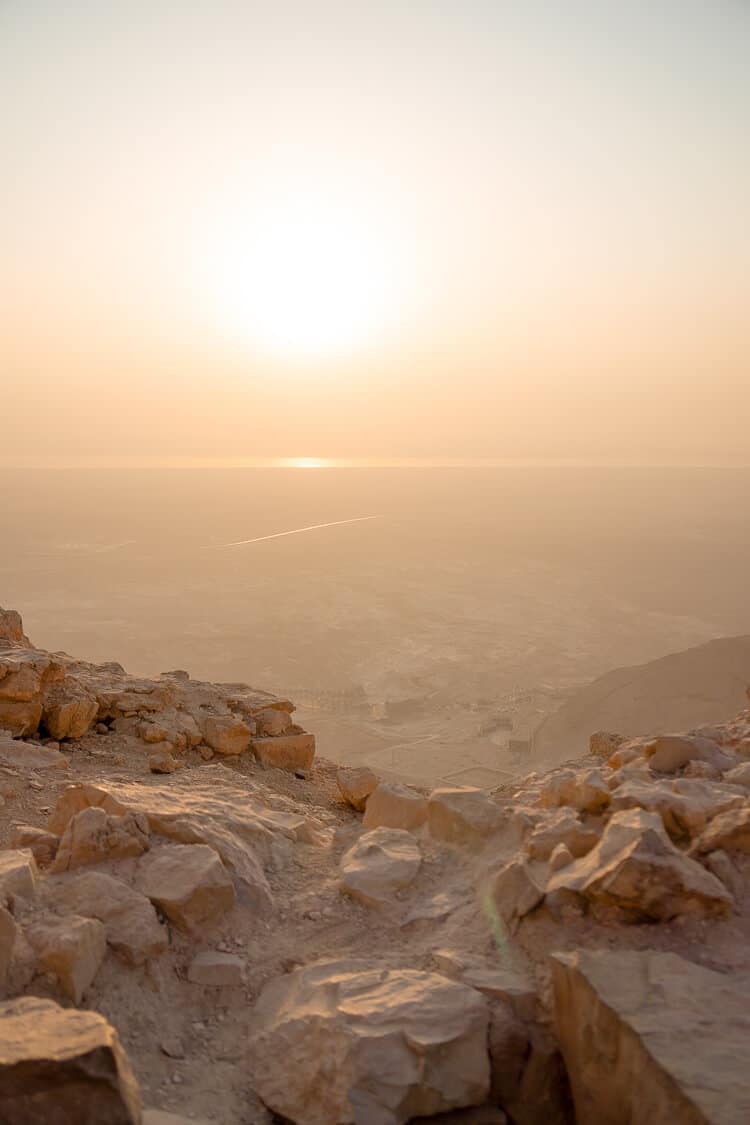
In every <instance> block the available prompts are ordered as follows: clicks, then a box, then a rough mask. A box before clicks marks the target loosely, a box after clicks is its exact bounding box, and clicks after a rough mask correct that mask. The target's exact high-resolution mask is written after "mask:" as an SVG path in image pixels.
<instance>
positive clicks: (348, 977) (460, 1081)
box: [251, 962, 490, 1125]
mask: <svg viewBox="0 0 750 1125" xmlns="http://www.w3.org/2000/svg"><path fill="white" fill-rule="evenodd" d="M254 1025H255V1027H256V1029H257V1033H256V1036H255V1038H254V1042H253V1060H252V1063H251V1066H252V1073H253V1081H254V1085H255V1088H256V1090H257V1091H258V1093H259V1094H260V1096H261V1098H262V1099H263V1101H264V1102H265V1103H266V1105H267V1106H269V1108H270V1109H272V1110H273V1111H274V1112H276V1113H278V1114H280V1115H282V1116H283V1117H285V1118H288V1119H290V1120H291V1121H293V1122H296V1123H297V1125H331V1123H332V1122H334V1121H335V1122H361V1123H362V1125H365V1123H368V1125H376V1123H377V1125H400V1123H401V1122H407V1121H409V1120H411V1119H412V1118H414V1117H423V1116H427V1115H429V1114H434V1113H441V1112H444V1111H446V1110H449V1109H453V1108H458V1107H462V1106H471V1105H481V1104H482V1102H483V1101H484V1100H485V1097H486V1095H487V1093H488V1090H489V1079H490V1072H489V1060H488V1054H487V1026H488V1012H487V1005H486V1002H485V1000H484V999H483V998H482V997H481V996H480V995H479V993H478V992H476V991H474V989H471V988H467V987H466V986H465V985H462V984H459V983H457V982H455V981H451V980H446V979H445V978H444V977H441V976H438V975H437V974H433V973H423V972H416V971H413V970H404V971H388V970H385V969H372V970H360V971H356V969H352V967H351V966H350V965H349V966H347V964H346V963H344V964H343V965H337V964H336V963H335V962H334V963H333V964H330V965H317V966H314V967H312V968H308V969H301V970H298V971H296V972H294V973H290V974H288V975H287V976H284V977H280V978H277V979H276V980H273V981H271V982H270V983H269V984H268V985H266V987H265V988H264V989H263V992H262V993H261V996H260V999H259V1001H258V1003H257V1005H256V1008H255V1012H254Z"/></svg>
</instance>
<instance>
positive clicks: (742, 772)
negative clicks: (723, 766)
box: [724, 762, 750, 789]
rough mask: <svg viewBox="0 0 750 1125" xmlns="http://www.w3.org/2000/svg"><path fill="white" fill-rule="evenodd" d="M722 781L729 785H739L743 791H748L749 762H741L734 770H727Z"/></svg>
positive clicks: (749, 787) (749, 784) (749, 780)
mask: <svg viewBox="0 0 750 1125" xmlns="http://www.w3.org/2000/svg"><path fill="white" fill-rule="evenodd" d="M724 781H726V782H727V783H728V784H729V785H741V786H742V788H743V789H750V762H741V763H740V765H739V766H735V767H734V769H731V770H727V772H726V773H725V774H724Z"/></svg>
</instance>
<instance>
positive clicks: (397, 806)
mask: <svg viewBox="0 0 750 1125" xmlns="http://www.w3.org/2000/svg"><path fill="white" fill-rule="evenodd" d="M426 820H427V798H426V797H423V796H422V794H421V793H418V792H417V791H416V789H410V788H409V786H408V785H401V784H400V783H399V782H395V781H394V782H385V781H381V783H380V785H378V787H377V789H374V790H373V791H372V793H371V794H370V796H369V797H368V799H367V807H366V808H365V815H364V817H363V818H362V823H363V824H364V826H365V828H406V829H407V830H409V829H412V828H419V826H420V825H422V824H424V823H425V821H426Z"/></svg>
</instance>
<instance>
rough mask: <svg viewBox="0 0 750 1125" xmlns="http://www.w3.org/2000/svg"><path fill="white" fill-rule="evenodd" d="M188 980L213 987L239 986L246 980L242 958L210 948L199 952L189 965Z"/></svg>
mask: <svg viewBox="0 0 750 1125" xmlns="http://www.w3.org/2000/svg"><path fill="white" fill-rule="evenodd" d="M188 980H189V981H191V982H192V983H193V984H203V985H207V986H210V987H211V988H239V987H240V986H241V985H242V984H243V983H244V980H245V966H244V964H243V961H242V958H241V957H237V956H236V954H234V953H220V952H218V951H215V950H212V949H209V950H205V951H204V952H203V953H198V954H196V956H195V957H194V958H193V960H192V961H191V962H190V965H189V967H188Z"/></svg>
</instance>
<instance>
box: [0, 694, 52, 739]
mask: <svg viewBox="0 0 750 1125" xmlns="http://www.w3.org/2000/svg"><path fill="white" fill-rule="evenodd" d="M41 718H42V701H41V699H31V700H29V701H28V702H22V701H19V700H13V699H0V730H3V729H4V730H8V731H10V733H11V734H12V735H13V737H14V738H24V737H25V736H26V735H29V734H34V732H35V731H37V730H38V729H39V723H40V721H41Z"/></svg>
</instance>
